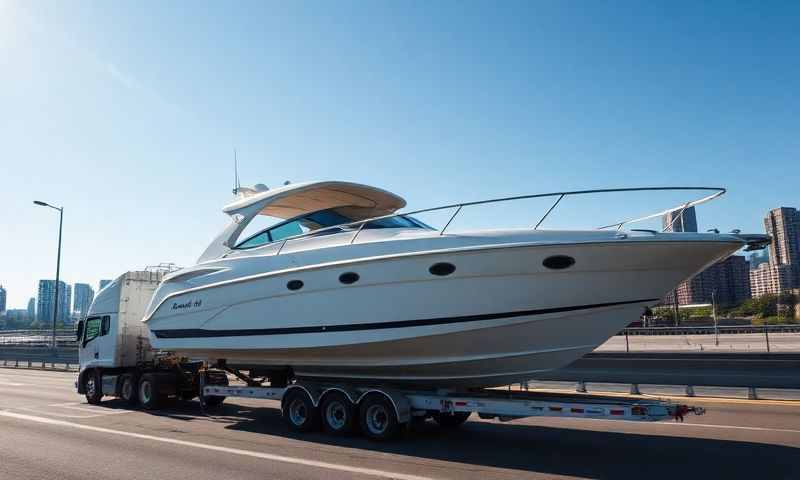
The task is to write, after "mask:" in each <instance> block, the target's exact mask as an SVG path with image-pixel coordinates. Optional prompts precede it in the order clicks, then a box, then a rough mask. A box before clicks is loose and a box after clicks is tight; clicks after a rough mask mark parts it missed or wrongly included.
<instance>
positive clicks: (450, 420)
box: [433, 412, 472, 428]
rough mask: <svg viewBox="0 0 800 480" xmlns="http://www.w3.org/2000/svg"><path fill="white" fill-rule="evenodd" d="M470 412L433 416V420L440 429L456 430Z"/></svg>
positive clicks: (435, 414) (436, 414) (439, 413)
mask: <svg viewBox="0 0 800 480" xmlns="http://www.w3.org/2000/svg"><path fill="white" fill-rule="evenodd" d="M470 413H472V412H454V413H441V412H437V413H434V414H433V420H434V421H435V422H436V423H438V424H439V426H440V427H442V428H458V427H460V426H461V424H463V423H464V422H466V421H467V419H468V418H469V415H470Z"/></svg>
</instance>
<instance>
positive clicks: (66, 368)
mask: <svg viewBox="0 0 800 480" xmlns="http://www.w3.org/2000/svg"><path fill="white" fill-rule="evenodd" d="M64 370H69V362H67V365H66V366H65V367H64Z"/></svg>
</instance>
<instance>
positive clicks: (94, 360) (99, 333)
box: [76, 271, 164, 401]
mask: <svg viewBox="0 0 800 480" xmlns="http://www.w3.org/2000/svg"><path fill="white" fill-rule="evenodd" d="M163 276H164V273H163V272H157V271H156V272H150V271H132V272H127V273H125V274H123V275H121V276H120V277H119V278H117V279H116V280H114V281H113V282H112V283H110V284H109V285H107V286H106V287H105V288H104V289H102V290H101V291H100V292H99V293H98V294H97V296H96V297H95V299H94V301H93V302H92V305H91V306H90V307H89V312H88V314H87V317H86V319H85V320H81V321H80V322H79V323H78V328H77V331H76V335H77V341H78V361H79V363H80V371H79V374H78V382H77V387H78V392H79V393H84V394H87V398H90V397H91V398H95V397H97V398H99V397H102V395H116V394H117V393H118V390H119V387H120V385H119V380H120V378H121V375H123V374H125V373H130V372H133V371H136V370H137V369H139V368H140V367H141V366H142V365H143V364H145V363H147V362H149V361H152V359H153V356H154V351H153V349H152V348H151V347H150V342H149V339H148V331H147V327H146V326H145V325H144V324H143V323H142V321H141V319H142V316H143V313H144V310H145V308H146V307H147V304H148V302H149V301H150V299H151V298H152V296H153V292H154V291H155V290H156V288H157V287H158V285H159V283H161V280H162V278H163ZM89 390H91V391H92V393H93V394H92V395H88V393H89V392H88V391H89ZM90 401H91V399H90Z"/></svg>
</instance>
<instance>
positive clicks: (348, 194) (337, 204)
mask: <svg viewBox="0 0 800 480" xmlns="http://www.w3.org/2000/svg"><path fill="white" fill-rule="evenodd" d="M238 195H239V198H238V199H237V200H235V201H234V202H232V203H230V204H228V205H226V206H225V208H223V209H222V211H223V212H225V213H227V214H228V215H235V214H237V213H240V212H242V211H245V210H250V208H252V207H254V206H256V205H259V206H260V207H261V208H260V209H259V212H258V214H259V215H268V216H270V217H275V218H283V219H287V218H293V217H297V216H299V215H303V214H305V213H313V212H318V211H320V210H327V209H330V208H336V209H338V210H339V211H341V212H342V213H345V214H346V215H347V216H348V217H350V218H352V219H353V220H354V221H357V220H362V219H366V218H372V217H378V216H381V215H389V214H392V213H394V212H395V211H397V210H399V209H401V208H403V207H405V206H406V201H405V200H403V199H402V198H401V197H399V196H397V195H395V194H393V193H391V192H387V191H386V190H382V189H380V188H376V187H370V186H369V185H362V184H359V183H350V182H337V181H327V182H303V183H295V184H290V185H285V186H282V187H279V188H275V189H272V190H267V187H265V186H263V185H256V186H255V187H254V188H247V187H241V188H239V189H238Z"/></svg>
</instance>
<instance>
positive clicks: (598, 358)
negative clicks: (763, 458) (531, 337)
mask: <svg viewBox="0 0 800 480" xmlns="http://www.w3.org/2000/svg"><path fill="white" fill-rule="evenodd" d="M797 372H800V354H797V353H777V354H776V353H772V354H769V353H596V352H595V353H590V354H588V355H586V356H585V357H583V358H581V359H579V360H577V361H575V362H573V363H572V364H571V365H569V366H567V367H565V368H562V369H559V370H554V371H552V372H547V373H544V374H541V375H538V376H537V377H536V379H535V380H539V381H558V382H575V383H576V384H577V388H576V390H577V391H578V392H586V384H587V383H614V384H630V386H631V390H630V393H631V394H633V395H636V394H639V393H640V392H639V385H643V384H648V385H677V386H684V387H686V395H687V396H694V387H700V386H703V387H739V388H747V389H748V398H751V399H757V398H758V393H757V389H758V388H770V389H800V375H798V373H797Z"/></svg>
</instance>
